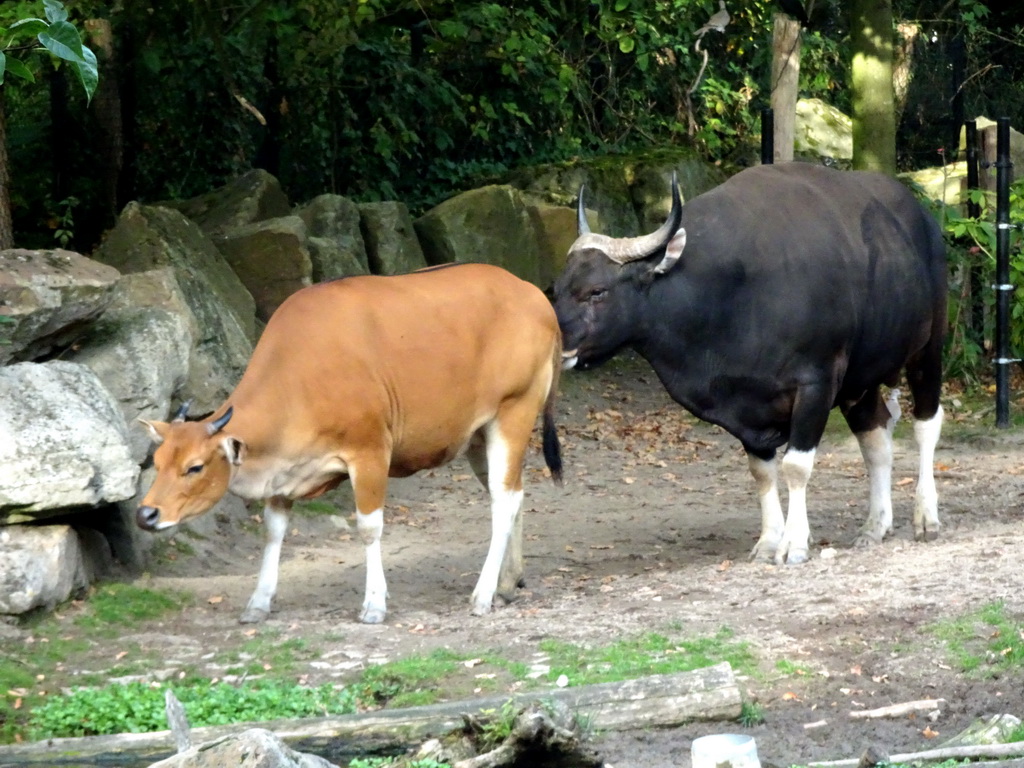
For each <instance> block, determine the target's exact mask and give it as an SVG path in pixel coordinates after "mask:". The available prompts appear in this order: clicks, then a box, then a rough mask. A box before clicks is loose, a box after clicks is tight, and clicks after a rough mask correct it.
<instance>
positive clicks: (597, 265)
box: [554, 173, 686, 368]
mask: <svg viewBox="0 0 1024 768" xmlns="http://www.w3.org/2000/svg"><path fill="white" fill-rule="evenodd" d="M583 191H584V190H583V188H582V187H581V188H580V198H579V206H578V208H577V212H576V221H577V233H578V235H579V236H578V237H577V238H576V242H574V243H573V244H572V247H571V248H570V249H569V255H568V257H567V259H566V265H565V270H564V271H563V272H562V275H561V276H560V277H559V278H558V280H557V281H556V282H555V291H554V294H555V312H556V313H557V315H558V324H559V325H560V326H561V328H562V337H563V347H564V349H565V350H566V351H565V352H564V353H563V359H564V362H565V367H566V368H572V367H573V366H574V365H579V366H580V367H584V366H594V365H600V364H601V363H603V362H605V361H606V360H608V359H609V358H611V357H612V356H613V355H615V353H616V352H618V351H619V350H620V349H622V348H623V347H625V346H627V345H628V344H630V343H631V341H633V339H634V337H635V336H636V334H637V332H638V328H637V326H638V322H639V317H638V307H639V306H640V305H641V303H642V302H643V300H644V298H643V297H644V295H645V293H646V290H645V286H648V285H650V283H651V281H652V280H653V279H656V278H658V277H659V276H661V275H664V274H665V273H666V272H668V271H669V270H670V269H672V267H673V266H674V265H675V263H676V262H677V261H678V260H679V257H680V255H681V254H682V252H683V246H684V245H685V244H686V230H685V229H683V228H682V227H681V226H680V224H681V222H682V216H683V205H682V202H681V200H680V199H679V183H678V181H677V179H676V175H675V173H673V174H672V210H671V211H670V212H669V215H668V220H667V221H666V222H665V223H664V224H662V225H661V227H659V228H658V229H657V230H656V231H654V232H652V233H650V234H649V235H642V236H640V237H618V238H616V237H609V236H608V235H599V234H596V233H593V232H591V231H590V227H589V225H588V224H587V217H586V212H585V210H584V207H583Z"/></svg>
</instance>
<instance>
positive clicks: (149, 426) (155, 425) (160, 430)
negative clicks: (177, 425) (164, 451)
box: [139, 419, 171, 445]
mask: <svg viewBox="0 0 1024 768" xmlns="http://www.w3.org/2000/svg"><path fill="white" fill-rule="evenodd" d="M139 423H140V424H141V425H142V426H144V427H145V428H146V430H147V431H148V432H149V436H150V437H151V438H152V439H153V442H154V443H156V444H157V445H160V443H162V442H163V441H164V439H165V438H166V437H167V431H168V430H169V429H170V428H171V425H170V424H168V423H167V422H165V421H146V420H145V419H139Z"/></svg>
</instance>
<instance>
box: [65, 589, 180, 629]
mask: <svg viewBox="0 0 1024 768" xmlns="http://www.w3.org/2000/svg"><path fill="white" fill-rule="evenodd" d="M187 602H188V597H187V596H186V595H185V594H184V593H175V592H155V591H153V590H151V589H144V588H142V587H137V586H135V585H134V584H117V583H109V584H101V585H100V586H98V587H97V588H96V590H95V591H94V592H93V593H92V595H91V596H90V597H89V608H90V610H89V611H88V612H86V613H84V614H83V615H82V616H80V617H79V618H78V619H77V621H76V623H77V624H78V625H79V626H80V627H82V628H83V629H89V630H93V631H97V632H100V633H113V634H119V633H122V632H124V631H125V629H126V628H129V627H131V626H133V625H137V624H139V623H140V622H143V621H147V620H149V619H155V618H158V617H160V616H163V615H165V614H167V613H169V612H171V611H175V610H178V609H179V608H181V607H183V606H184V605H186V604H187Z"/></svg>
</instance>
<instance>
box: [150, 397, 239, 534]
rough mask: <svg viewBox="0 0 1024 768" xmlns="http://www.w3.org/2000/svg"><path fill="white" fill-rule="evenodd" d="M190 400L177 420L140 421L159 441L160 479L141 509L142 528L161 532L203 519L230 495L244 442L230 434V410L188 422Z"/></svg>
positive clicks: (155, 459) (156, 459) (156, 458)
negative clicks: (225, 429)
mask: <svg viewBox="0 0 1024 768" xmlns="http://www.w3.org/2000/svg"><path fill="white" fill-rule="evenodd" d="M188 406H189V404H188V403H185V404H184V405H183V406H182V407H181V409H180V410H179V411H178V413H177V414H176V415H175V417H174V420H173V421H170V422H163V421H145V420H144V419H140V421H141V422H142V423H143V424H144V425H145V426H146V428H147V429H148V430H149V433H150V435H151V436H152V438H153V440H154V441H155V442H157V443H158V447H157V449H156V452H155V453H154V454H153V465H154V467H155V468H156V472H157V475H156V480H154V481H153V486H152V487H151V488H150V489H149V493H147V494H146V497H145V498H144V499H143V500H142V504H140V505H139V508H138V510H137V511H136V513H135V521H136V522H137V523H138V525H139V527H140V528H143V529H145V530H147V531H158V530H160V529H162V528H169V527H171V526H172V525H177V524H178V523H181V522H184V521H185V520H189V519H191V518H193V517H198V516H199V515H201V514H203V513H204V512H206V511H208V510H209V509H210V508H211V507H213V505H214V504H216V503H217V502H218V501H220V499H221V498H222V497H223V496H224V494H225V493H227V490H228V483H229V482H230V481H231V465H232V464H238V463H240V462H241V457H242V453H243V450H244V444H243V443H242V442H241V441H240V440H238V439H237V438H234V437H231V436H229V435H226V434H225V433H224V431H223V430H224V427H225V426H226V425H227V423H228V422H229V421H230V420H231V414H232V409H231V408H228V409H227V410H226V411H225V412H224V414H223V415H221V416H220V417H219V418H216V419H213V420H210V421H185V414H186V412H187V411H188Z"/></svg>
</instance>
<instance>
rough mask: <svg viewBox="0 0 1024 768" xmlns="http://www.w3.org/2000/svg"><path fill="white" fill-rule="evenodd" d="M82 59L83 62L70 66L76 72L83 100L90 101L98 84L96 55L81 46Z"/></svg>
mask: <svg viewBox="0 0 1024 768" xmlns="http://www.w3.org/2000/svg"><path fill="white" fill-rule="evenodd" d="M82 58H83V59H84V61H75V62H72V64H73V65H74V67H75V70H76V71H77V72H78V79H79V81H81V83H82V88H83V89H85V99H86V101H87V102H90V101H92V95H93V94H94V93H96V86H97V85H98V84H99V80H100V75H99V67H98V66H97V64H96V54H95V53H93V52H92V51H90V50H89V49H88V48H86V47H85V46H84V45H83V46H82Z"/></svg>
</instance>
